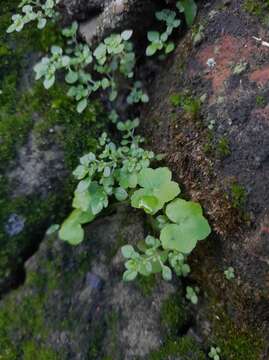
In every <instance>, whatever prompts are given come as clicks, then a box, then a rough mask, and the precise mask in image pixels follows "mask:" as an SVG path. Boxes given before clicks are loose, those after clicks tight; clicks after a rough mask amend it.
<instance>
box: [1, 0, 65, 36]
mask: <svg viewBox="0 0 269 360" xmlns="http://www.w3.org/2000/svg"><path fill="white" fill-rule="evenodd" d="M59 2H60V0H46V1H45V2H44V3H42V1H40V0H22V2H21V3H20V5H19V7H20V8H21V13H20V14H14V15H13V16H12V21H13V23H12V24H11V25H10V26H9V27H8V29H7V32H8V33H11V32H14V31H17V32H20V31H21V30H22V29H23V28H24V26H25V25H26V24H28V23H29V22H31V21H37V27H38V29H43V28H44V27H45V26H46V24H47V20H48V19H49V20H56V19H57V17H58V13H57V11H56V10H55V7H56V5H57V4H58V3H59Z"/></svg>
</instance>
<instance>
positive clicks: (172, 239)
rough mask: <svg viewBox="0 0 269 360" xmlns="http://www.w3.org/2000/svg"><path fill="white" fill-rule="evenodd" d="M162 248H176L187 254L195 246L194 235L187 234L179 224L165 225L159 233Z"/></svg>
mask: <svg viewBox="0 0 269 360" xmlns="http://www.w3.org/2000/svg"><path fill="white" fill-rule="evenodd" d="M160 240H161V243H162V246H163V248H164V249H169V250H177V251H179V252H181V253H183V254H189V253H190V252H191V251H192V250H193V249H194V248H195V246H196V244H197V239H196V237H194V236H189V237H188V236H187V234H185V233H184V229H182V227H181V226H180V225H176V224H169V225H166V226H165V227H164V228H163V229H162V231H161V235H160Z"/></svg>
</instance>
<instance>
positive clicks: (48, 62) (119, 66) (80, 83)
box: [34, 22, 148, 113]
mask: <svg viewBox="0 0 269 360" xmlns="http://www.w3.org/2000/svg"><path fill="white" fill-rule="evenodd" d="M77 30H78V24H77V23H76V22H74V23H73V24H72V25H71V26H70V27H69V28H65V29H64V30H63V31H62V34H63V36H65V37H66V38H68V42H67V43H68V45H69V47H68V48H67V49H66V51H65V54H64V51H63V49H61V48H60V47H58V46H53V47H52V48H51V54H52V56H51V57H44V58H43V59H42V60H41V61H40V62H39V63H38V64H37V65H36V66H35V67H34V70H35V72H36V79H37V80H38V79H40V78H44V80H43V84H44V87H45V88H47V89H48V88H50V87H51V86H52V85H53V84H54V82H55V74H56V72H57V71H59V70H65V72H66V75H65V81H66V82H67V83H68V84H69V85H70V89H69V91H68V93H67V94H68V96H70V97H72V98H74V99H75V100H76V101H77V102H78V104H77V111H78V112H79V113H81V112H83V111H84V110H85V108H86V107H87V105H88V97H89V96H90V95H91V94H92V93H94V92H96V91H98V90H106V91H107V90H110V93H109V100H110V101H114V100H115V99H116V98H117V95H118V88H117V82H116V80H115V79H116V76H115V74H116V73H119V74H120V75H121V76H124V77H126V78H127V79H128V78H129V79H130V78H132V77H133V75H134V74H133V70H134V66H135V54H134V52H133V46H132V43H130V42H129V41H128V40H129V39H130V38H131V36H132V31H131V30H126V31H123V32H122V33H121V34H112V35H110V36H109V37H107V38H105V39H104V41H103V42H101V43H100V44H99V45H98V46H97V48H96V49H95V50H94V51H93V52H92V51H91V49H90V48H89V46H88V45H87V44H80V43H78V42H77ZM90 65H91V69H92V71H91V73H89V71H88V70H89V69H88V67H89V66H90ZM129 97H130V99H131V100H130V101H133V102H136V103H137V102H139V101H142V102H146V101H148V97H147V95H146V94H144V93H143V92H142V90H138V85H137V86H135V87H134V89H133V93H131V95H129Z"/></svg>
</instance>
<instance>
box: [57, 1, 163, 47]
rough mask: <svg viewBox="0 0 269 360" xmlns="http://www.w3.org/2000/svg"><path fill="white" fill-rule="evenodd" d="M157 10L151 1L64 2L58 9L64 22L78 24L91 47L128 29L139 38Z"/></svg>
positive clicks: (154, 2)
mask: <svg viewBox="0 0 269 360" xmlns="http://www.w3.org/2000/svg"><path fill="white" fill-rule="evenodd" d="M160 2H161V1H160ZM157 6H158V1H157V2H156V1H152V0H107V1H100V2H96V1H85V0H84V1H80V0H63V1H62V3H61V4H60V9H61V12H62V14H63V18H64V22H67V23H68V22H71V21H73V20H79V21H80V22H81V26H80V32H81V35H82V37H83V38H84V39H85V40H86V41H87V42H88V43H89V44H92V43H93V42H96V41H99V40H100V39H103V38H104V37H105V36H107V35H109V34H110V33H112V32H120V31H123V30H126V29H127V28H128V29H133V30H135V36H136V37H138V38H139V35H141V34H143V35H144V33H145V31H146V29H147V28H148V27H149V26H150V25H151V24H152V21H153V19H154V9H156V8H157ZM142 18H143V22H141V19H142ZM138 24H139V26H138Z"/></svg>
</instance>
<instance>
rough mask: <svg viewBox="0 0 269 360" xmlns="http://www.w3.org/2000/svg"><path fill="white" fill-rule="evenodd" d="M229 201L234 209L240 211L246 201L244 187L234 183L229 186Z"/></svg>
mask: <svg viewBox="0 0 269 360" xmlns="http://www.w3.org/2000/svg"><path fill="white" fill-rule="evenodd" d="M231 201H232V206H233V207H234V208H235V209H239V210H242V209H243V208H244V207H245V205H246V201H247V192H246V189H245V188H244V186H242V185H240V184H238V183H237V182H234V183H233V184H232V185H231Z"/></svg>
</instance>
